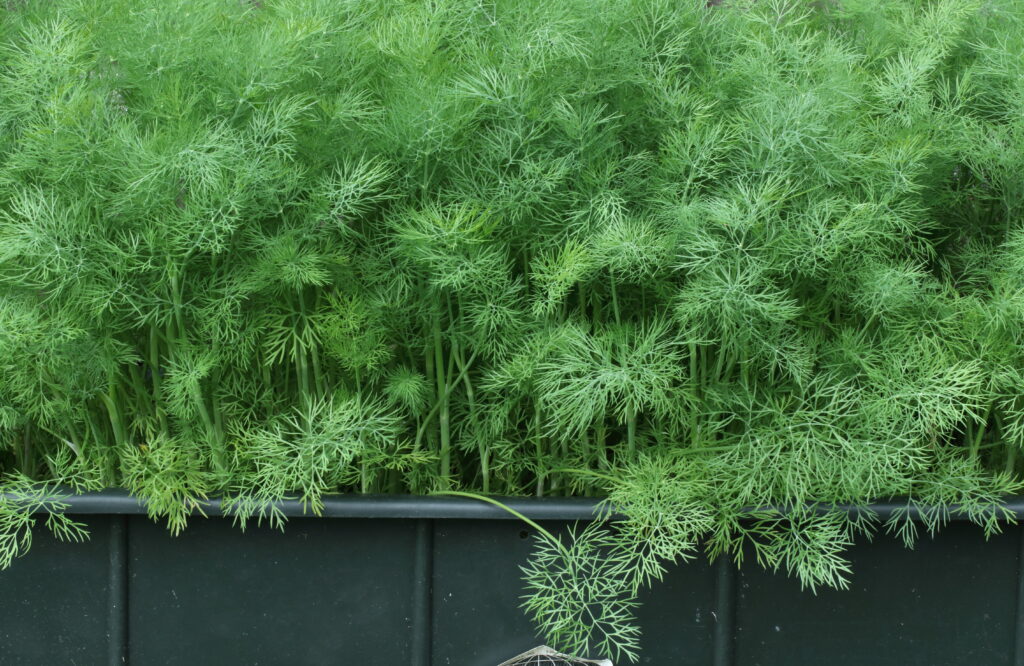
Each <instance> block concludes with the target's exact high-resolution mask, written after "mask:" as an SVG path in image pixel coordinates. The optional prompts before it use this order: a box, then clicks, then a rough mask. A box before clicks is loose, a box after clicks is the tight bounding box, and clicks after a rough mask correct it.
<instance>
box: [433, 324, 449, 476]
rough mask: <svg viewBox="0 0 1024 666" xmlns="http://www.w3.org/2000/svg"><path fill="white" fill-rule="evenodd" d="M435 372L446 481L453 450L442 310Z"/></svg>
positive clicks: (437, 326) (436, 338)
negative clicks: (442, 339) (442, 346)
mask: <svg viewBox="0 0 1024 666" xmlns="http://www.w3.org/2000/svg"><path fill="white" fill-rule="evenodd" d="M433 333H434V372H435V373H436V375H437V400H438V404H439V405H440V414H439V416H438V419H437V420H438V434H439V436H440V438H441V479H442V480H443V481H445V482H447V481H448V480H449V478H450V477H451V465H452V451H451V431H450V424H449V418H450V414H449V411H448V409H449V407H448V405H449V402H448V384H447V382H446V381H445V371H444V352H443V350H442V348H441V312H440V310H438V312H436V313H435V315H434V324H433Z"/></svg>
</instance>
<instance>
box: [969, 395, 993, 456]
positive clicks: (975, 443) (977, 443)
mask: <svg viewBox="0 0 1024 666" xmlns="http://www.w3.org/2000/svg"><path fill="white" fill-rule="evenodd" d="M994 406H995V403H991V404H989V406H988V409H986V410H985V417H984V418H983V419H982V421H981V425H979V426H978V431H977V433H975V434H974V437H973V438H972V439H971V460H977V459H978V451H979V450H980V447H981V440H982V439H984V437H985V429H986V427H987V426H988V420H989V417H990V416H991V415H992V408H993V407H994ZM968 425H969V426H970V425H971V424H970V423H968Z"/></svg>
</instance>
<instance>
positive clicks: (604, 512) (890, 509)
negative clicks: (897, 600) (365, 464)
mask: <svg viewBox="0 0 1024 666" xmlns="http://www.w3.org/2000/svg"><path fill="white" fill-rule="evenodd" d="M0 497H2V501H3V502H5V503H6V502H13V503H17V502H19V501H23V499H22V497H23V496H21V495H18V494H17V493H3V494H2V495H0ZM491 499H494V500H497V501H498V502H500V503H502V504H504V505H505V506H506V507H508V508H509V509H512V510H514V511H515V512H517V513H520V514H522V515H523V516H525V517H527V518H530V519H533V520H593V519H595V518H597V517H599V516H609V515H610V516H611V517H612V518H617V517H621V516H620V514H617V513H614V512H613V511H612V508H611V507H610V506H609V505H608V504H607V503H606V502H605V501H604V499H603V498H600V497H492V498H491ZM31 501H32V503H33V504H34V507H33V510H34V512H36V513H46V512H48V511H50V510H52V509H57V510H59V511H60V512H62V513H67V514H72V515H97V514H118V515H145V514H147V512H148V503H147V502H146V500H145V499H142V498H139V497H136V496H133V495H131V494H130V493H129V492H128V491H127V490H125V489H120V488H112V489H108V490H101V491H94V492H86V493H75V492H74V491H73V490H71V489H67V490H66V491H62V490H57V491H55V492H53V494H52V495H50V496H49V497H47V498H46V499H45V500H44V501H42V502H40V501H38V500H37V499H36V498H32V500H31ZM321 502H322V504H323V508H322V510H321V511H320V513H319V515H317V514H315V513H314V512H313V510H312V508H311V507H310V506H309V505H308V504H304V503H303V502H302V501H301V500H299V499H284V500H279V501H276V502H274V503H273V504H272V506H273V507H274V508H275V509H276V510H277V512H278V513H279V514H283V515H284V516H287V517H289V518H387V519H420V518H429V519H468V520H496V519H497V520H517V517H516V516H515V515H513V514H512V513H511V512H509V511H506V510H505V509H503V508H501V507H499V506H495V505H494V504H491V503H488V502H482V501H479V500H477V499H473V498H469V497H446V496H443V495H357V494H339V495H327V496H324V497H322V499H321ZM1000 506H1001V507H1003V508H1004V509H1006V510H1008V511H1009V513H1010V515H1012V516H1013V517H1014V518H1018V519H1019V518H1024V496H1021V495H1018V496H1011V497H1007V498H1006V499H1005V500H1004V501H1003V502H1002V503H1001V505H1000ZM268 508H269V507H268ZM811 508H812V509H813V510H814V511H815V512H816V513H819V514H824V513H829V512H834V511H838V512H841V513H846V514H848V515H850V516H851V517H858V516H862V515H865V514H867V515H874V516H876V517H877V518H881V519H883V520H884V519H887V518H890V517H892V516H895V515H908V516H909V517H910V518H911V519H913V520H921V519H922V517H923V514H925V513H927V512H929V511H930V510H931V509H930V508H929V507H927V506H922V505H920V504H915V503H913V502H910V501H908V500H907V499H905V498H903V499H901V498H893V499H890V500H885V501H878V502H871V503H869V504H866V505H856V504H847V503H817V504H813V505H811ZM791 510H792V507H785V506H779V507H763V508H760V509H759V508H754V507H751V508H750V509H747V510H744V513H746V514H748V515H753V514H755V513H757V512H759V511H777V512H779V513H782V514H786V513H789V512H790V511H791ZM986 511H987V512H989V513H990V512H991V511H992V509H987V510H986ZM986 511H982V515H986ZM191 513H192V515H195V516H207V517H216V516H227V517H231V516H233V515H234V509H233V508H232V506H231V504H230V502H225V501H224V500H223V499H222V498H220V497H212V498H209V499H205V500H200V501H198V502H197V506H196V508H194V509H193V510H192V512H191ZM939 515H940V517H941V518H942V519H943V520H944V521H945V520H948V521H966V520H970V519H971V514H970V512H968V511H965V510H963V509H962V508H961V507H960V505H951V506H949V507H948V508H946V509H945V510H942V511H940V513H939ZM975 517H977V513H975Z"/></svg>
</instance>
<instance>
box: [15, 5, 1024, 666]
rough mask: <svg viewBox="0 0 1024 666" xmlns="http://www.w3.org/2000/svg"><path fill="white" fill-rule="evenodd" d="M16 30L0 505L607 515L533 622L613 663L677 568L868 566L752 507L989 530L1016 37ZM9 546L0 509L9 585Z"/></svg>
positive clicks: (959, 15)
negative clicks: (138, 503) (746, 562)
mask: <svg viewBox="0 0 1024 666" xmlns="http://www.w3.org/2000/svg"><path fill="white" fill-rule="evenodd" d="M7 4H8V7H7V11H6V12H4V13H3V18H2V24H0V26H2V27H0V40H2V50H0V368H2V369H0V473H3V474H4V475H5V478H6V481H5V484H6V487H7V489H9V490H19V489H20V490H22V491H25V492H32V493H36V494H35V495H33V497H35V498H36V500H35V501H37V502H40V501H43V498H44V497H45V495H44V494H39V493H40V492H41V491H40V486H39V484H40V483H48V484H51V485H55V484H65V485H66V484H72V485H74V486H75V487H77V488H99V487H106V486H121V487H126V488H129V489H130V490H131V491H132V492H134V493H136V494H138V495H140V496H142V497H145V498H147V499H148V500H149V501H150V507H151V511H152V512H153V514H154V515H155V516H165V517H167V518H168V519H169V522H170V526H171V528H172V529H173V530H179V529H181V528H182V527H183V526H184V524H185V520H186V516H187V514H188V509H189V507H190V506H191V503H192V502H194V501H195V500H196V499H197V498H201V497H204V496H207V495H209V494H211V493H217V494H222V495H227V496H229V497H232V498H235V500H236V501H237V504H236V507H237V509H238V511H239V514H240V515H241V516H242V517H252V516H254V515H260V514H261V513H262V512H263V511H264V510H265V509H264V508H265V506H266V505H265V502H266V501H267V500H271V499H275V498H280V497H283V496H298V497H301V498H303V499H304V500H305V501H308V502H309V503H310V505H311V506H312V508H313V509H314V510H315V509H316V507H317V506H318V502H319V498H320V497H321V496H322V495H323V494H324V493H332V492H338V491H361V492H393V493H398V492H413V493H427V492H438V491H447V490H462V491H471V492H477V493H487V494H507V495H517V494H536V495H567V494H592V495H608V496H609V500H610V502H612V503H613V504H614V505H615V506H617V507H620V508H622V509H623V510H624V511H625V513H626V516H627V520H626V521H625V522H623V523H621V524H619V525H618V526H617V527H616V528H611V527H609V526H608V525H607V524H605V523H601V522H598V523H595V524H594V525H592V526H591V527H590V528H588V529H587V530H585V531H583V532H581V533H579V534H578V535H577V537H576V538H575V539H573V540H566V539H563V540H562V541H558V540H555V539H554V538H551V539H547V540H543V541H541V542H540V547H539V550H538V551H537V557H536V558H535V560H534V561H533V562H532V563H531V565H530V567H529V568H528V569H527V572H526V575H527V582H528V586H529V589H530V596H529V597H528V600H527V604H526V605H527V609H528V610H529V611H530V612H531V613H533V615H534V617H535V618H536V619H537V621H538V622H539V623H540V624H541V626H542V627H543V629H544V630H545V631H546V632H547V634H548V636H549V637H550V638H551V639H552V640H554V641H556V642H557V643H558V644H559V645H562V646H566V647H568V648H574V647H576V648H579V647H581V646H582V645H584V644H585V643H587V642H589V643H590V644H591V645H593V646H596V648H597V649H598V650H600V651H602V652H606V653H616V654H623V655H626V656H633V655H635V653H636V650H637V646H638V636H637V632H636V628H635V627H634V626H633V623H632V620H631V618H632V609H633V606H634V605H635V602H634V598H635V595H636V591H637V590H638V589H639V588H641V587H642V586H644V585H647V584H649V583H650V581H651V579H652V578H657V577H658V576H659V575H660V573H661V571H662V567H663V566H664V565H665V563H667V562H671V561H675V560H678V559H680V558H686V557H689V556H690V553H691V551H693V550H694V549H695V544H696V543H698V542H704V543H706V544H708V545H709V547H710V550H711V553H712V554H721V553H724V554H727V555H731V556H733V557H737V558H739V557H741V556H742V554H743V553H744V552H747V553H749V552H751V551H750V550H749V549H750V548H753V552H754V553H755V554H756V556H757V558H758V559H759V560H760V561H761V562H762V563H763V564H765V565H766V566H771V567H776V568H779V567H781V568H783V569H786V570H788V571H790V572H791V573H793V574H795V575H797V576H798V577H799V578H800V580H801V581H802V582H803V583H805V584H807V585H810V586H811V587H813V586H815V585H823V584H828V585H843V584H844V581H845V574H846V573H847V567H846V563H845V562H844V560H843V559H842V550H843V548H844V547H845V546H846V545H847V544H849V542H850V540H851V538H852V537H853V536H854V534H855V533H857V532H858V531H870V530H871V529H872V521H870V520H869V519H868V518H864V519H862V520H850V519H848V518H847V517H846V515H845V514H842V513H837V512H830V511H825V512H821V513H816V512H812V511H802V510H795V511H794V512H793V513H791V514H788V515H787V516H786V517H783V516H782V515H781V514H780V513H778V512H774V511H771V510H765V511H763V512H761V513H759V514H757V516H755V518H756V520H752V521H743V522H741V521H740V517H741V515H743V510H744V508H749V507H767V506H781V505H795V506H801V505H803V503H805V502H809V501H816V502H820V503H823V504H831V503H834V502H850V503H854V504H863V503H865V502H867V501H868V500H870V499H872V498H880V497H889V496H904V497H909V498H910V500H909V502H908V506H909V505H911V504H919V505H931V506H935V507H938V508H937V509H936V510H935V511H934V512H932V513H929V514H928V515H927V518H928V526H929V527H932V528H934V527H936V526H938V525H939V524H940V523H941V522H942V520H943V517H944V510H945V507H948V506H949V505H950V504H952V503H962V504H963V505H964V508H965V510H967V511H969V512H970V513H971V515H972V517H973V518H974V519H975V520H976V521H978V522H979V523H983V524H984V525H985V526H986V527H987V528H988V529H989V530H992V529H998V525H997V523H996V522H995V519H996V518H997V517H999V514H998V512H997V511H993V510H992V507H993V505H994V504H995V503H996V502H997V501H998V499H999V498H1000V497H1001V496H1002V495H1003V494H1005V493H1007V492H1013V491H1015V490H1017V489H1018V487H1019V485H1018V483H1017V481H1016V479H1017V478H1018V476H1019V474H1018V473H1019V472H1020V470H1021V464H1022V463H1021V458H1020V457H1018V451H1019V448H1020V447H1021V446H1022V445H1024V328H1022V324H1024V225H1022V220H1021V213H1022V209H1024V64H1022V63H1024V31H1022V30H1024V23H1022V21H1024V4H1022V3H1020V2H1018V1H1017V0H890V1H888V2H876V1H874V0H820V1H819V2H800V1H797V0H789V1H783V0H761V1H757V2H754V1H753V0H735V1H732V2H726V3H724V4H722V5H717V6H714V7H707V6H705V3H704V2H703V0H701V1H699V2H698V1H694V0H585V1H584V0H580V1H576V0H561V1H558V2H548V1H545V0H433V1H430V2H428V1H425V0H424V1H420V0H406V1H400V0H302V1H291V0H289V1H285V0H280V1H278V2H270V1H266V0H264V1H257V0H253V1H251V2H249V1H241V2H227V1H223V0H217V1H214V0H207V1H205V2H202V1H201V2H196V1H194V0H189V1H185V0H178V1H175V0H161V1H160V2H156V1H150V2H140V1H138V0H110V1H109V2H103V3H96V2H86V1H84V0H61V1H60V2H43V1H42V0H21V1H14V2H8V3H7ZM46 487H49V486H46ZM264 517H266V516H264ZM269 517H270V518H271V519H274V518H278V519H279V518H280V517H279V516H278V517H275V516H273V515H270V516H269ZM51 522H52V523H53V526H54V528H55V529H57V530H58V531H60V532H61V533H62V534H63V535H65V536H68V537H77V536H79V535H80V532H79V528H78V527H77V526H76V525H74V524H73V523H71V522H70V521H67V520H66V519H65V520H64V521H63V522H62V520H61V519H60V518H55V519H53V520H52V521H51ZM30 526H31V518H30V517H28V515H27V514H25V513H24V512H23V511H21V512H19V510H18V507H17V506H16V503H14V502H13V501H9V500H4V501H2V502H0V560H3V561H5V562H9V561H10V558H11V557H13V556H14V555H15V554H16V553H18V552H20V551H21V550H23V549H24V547H26V546H27V543H28V539H29V535H30V531H29V527H30ZM889 528H890V529H894V530H898V531H900V533H901V534H902V535H903V537H904V538H906V539H907V540H908V542H909V541H912V539H913V537H914V526H913V523H911V522H910V521H908V520H895V521H893V522H892V523H891V524H890V525H889Z"/></svg>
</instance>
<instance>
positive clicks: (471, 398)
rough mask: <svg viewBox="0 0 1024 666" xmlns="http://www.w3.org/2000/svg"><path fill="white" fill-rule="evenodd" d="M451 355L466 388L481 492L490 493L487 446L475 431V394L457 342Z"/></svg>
mask: <svg viewBox="0 0 1024 666" xmlns="http://www.w3.org/2000/svg"><path fill="white" fill-rule="evenodd" d="M452 353H453V354H454V356H455V363H456V365H457V366H458V369H459V378H461V379H462V381H463V384H464V385H465V387H466V400H467V402H468V404H469V421H470V423H471V424H472V426H473V431H474V432H473V435H474V437H476V440H477V450H478V451H479V452H480V476H481V479H482V485H483V490H484V492H485V493H486V492H490V489H491V475H490V470H489V467H488V454H489V451H488V450H487V444H486V443H485V442H484V440H483V438H482V437H480V436H479V433H478V432H477V431H476V430H477V423H478V421H477V410H476V400H475V394H474V392H473V382H472V381H471V380H470V378H469V373H468V372H467V370H468V368H466V363H465V359H464V357H463V353H462V346H461V345H460V344H459V343H458V342H453V343H452ZM457 381H458V380H456V382H457Z"/></svg>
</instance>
